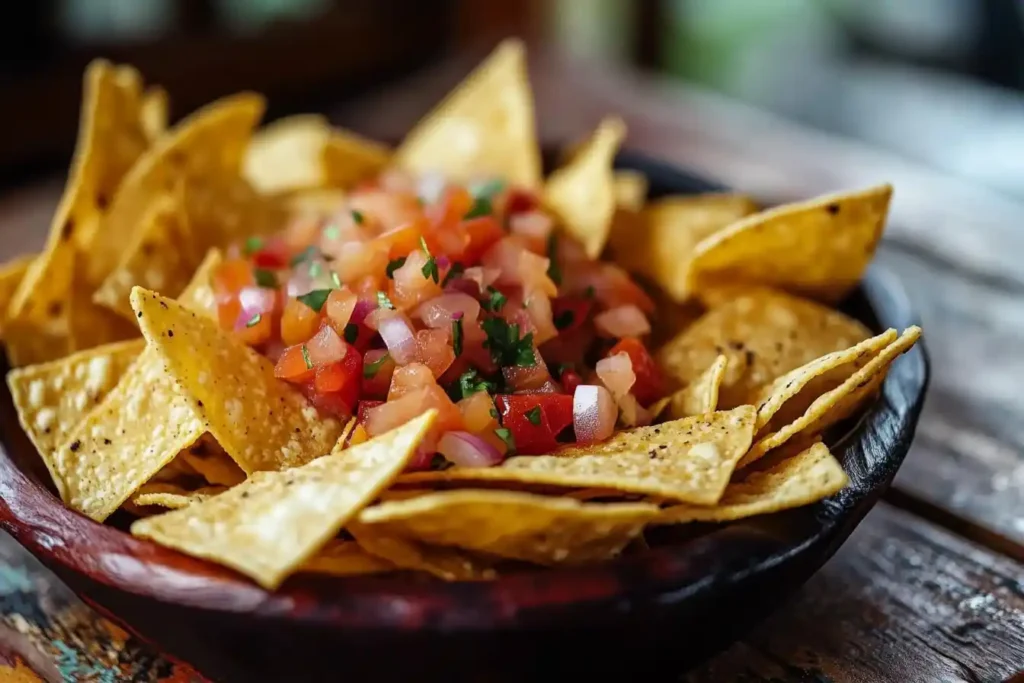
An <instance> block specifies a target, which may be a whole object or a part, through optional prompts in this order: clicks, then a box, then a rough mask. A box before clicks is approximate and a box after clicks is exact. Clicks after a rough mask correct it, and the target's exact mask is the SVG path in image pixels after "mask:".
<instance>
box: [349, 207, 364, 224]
mask: <svg viewBox="0 0 1024 683" xmlns="http://www.w3.org/2000/svg"><path fill="white" fill-rule="evenodd" d="M352 220H354V221H355V222H356V225H362V224H363V223H364V222H365V221H366V218H365V217H364V216H363V212H362V211H356V210H355V209H352Z"/></svg>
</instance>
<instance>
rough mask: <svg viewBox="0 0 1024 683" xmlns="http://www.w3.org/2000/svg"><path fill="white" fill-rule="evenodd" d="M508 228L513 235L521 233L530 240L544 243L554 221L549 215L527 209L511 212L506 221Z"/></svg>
mask: <svg viewBox="0 0 1024 683" xmlns="http://www.w3.org/2000/svg"><path fill="white" fill-rule="evenodd" d="M508 227H509V230H510V231H511V232H512V233H513V234H515V235H522V236H523V237H526V238H527V239H529V240H531V241H537V242H540V243H541V244H546V243H547V240H548V236H549V235H550V234H551V229H552V228H554V227H555V222H554V221H553V220H552V219H551V216H548V215H547V214H545V213H543V212H541V211H527V212H525V213H517V214H513V215H512V216H511V217H510V218H509V221H508Z"/></svg>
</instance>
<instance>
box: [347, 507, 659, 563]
mask: <svg viewBox="0 0 1024 683" xmlns="http://www.w3.org/2000/svg"><path fill="white" fill-rule="evenodd" d="M657 514H658V508H657V507H656V506H654V505H649V504H646V503H610V504H593V503H581V502H579V501H578V500H572V499H570V498H554V497H549V496H538V495H535V494H532V493H520V492H517V491H496V490H458V491H439V492H437V493H431V494H428V495H426V496H420V497H419V498H413V499H410V500H403V501H392V502H387V503H382V504H380V505H375V506H373V507H370V508H367V509H365V510H363V511H362V513H361V514H360V515H359V522H360V523H361V524H363V525H365V526H368V527H371V528H373V529H378V530H380V531H381V532H382V533H385V534H387V535H388V536H392V537H398V538H406V539H411V540H414V541H419V542H422V543H427V544H432V545H440V546H454V547H457V548H463V549H465V550H470V551H473V552H479V553H487V554H489V555H495V556H498V557H504V558H508V559H513V560H523V561H526V562H534V563H537V564H563V563H564V564H580V563H585V562H593V561H598V560H606V559H608V558H611V557H614V556H616V555H618V554H619V552H621V550H622V549H623V548H624V547H625V546H626V544H628V543H629V542H630V541H631V540H632V539H633V538H635V537H636V536H637V535H638V534H639V533H640V532H641V531H642V530H643V528H644V525H645V524H646V523H647V522H648V521H650V520H651V519H652V518H654V517H655V516H656V515H657Z"/></svg>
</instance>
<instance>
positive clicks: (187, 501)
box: [131, 483, 227, 510]
mask: <svg viewBox="0 0 1024 683" xmlns="http://www.w3.org/2000/svg"><path fill="white" fill-rule="evenodd" d="M226 490H227V489H226V488H225V487H223V486H202V487H200V488H198V489H195V490H191V491H190V490H188V489H185V488H182V487H180V486H177V485H175V484H167V483H147V484H143V485H142V486H141V487H139V490H138V493H136V494H135V495H134V496H132V498H131V503H132V505H134V506H138V507H161V508H166V509H168V510H180V509H182V508H187V507H188V506H189V505H192V504H193V503H201V502H203V501H204V500H207V499H208V498H212V497H213V496H217V495H220V494H221V493H224V491H226Z"/></svg>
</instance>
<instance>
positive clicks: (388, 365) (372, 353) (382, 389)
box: [363, 349, 395, 399]
mask: <svg viewBox="0 0 1024 683" xmlns="http://www.w3.org/2000/svg"><path fill="white" fill-rule="evenodd" d="M384 356H387V358H386V359H385V360H384V361H381V360H380V359H381V358H383V357H384ZM378 363H379V365H378ZM371 365H372V366H373V367H374V368H376V371H375V372H374V373H373V376H372V377H367V376H366V374H365V372H364V374H363V396H369V397H370V398H377V399H384V398H387V396H388V389H389V387H390V386H391V378H392V376H393V375H394V373H395V361H394V360H393V359H392V358H391V356H390V355H389V354H388V352H387V351H386V350H384V349H371V350H369V351H367V352H366V355H365V356H363V368H364V370H365V369H366V368H367V366H371Z"/></svg>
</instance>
